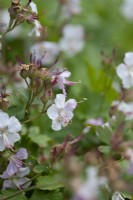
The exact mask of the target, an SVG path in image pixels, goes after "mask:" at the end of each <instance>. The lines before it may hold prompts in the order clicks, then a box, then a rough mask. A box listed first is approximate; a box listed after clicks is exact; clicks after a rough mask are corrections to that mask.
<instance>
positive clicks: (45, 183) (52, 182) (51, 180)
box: [37, 175, 64, 190]
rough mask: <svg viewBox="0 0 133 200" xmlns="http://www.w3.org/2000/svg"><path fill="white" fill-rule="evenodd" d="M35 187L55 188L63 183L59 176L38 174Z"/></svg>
mask: <svg viewBox="0 0 133 200" xmlns="http://www.w3.org/2000/svg"><path fill="white" fill-rule="evenodd" d="M37 187H38V189H41V190H55V189H58V188H61V187H64V183H63V180H61V178H59V176H55V175H53V176H40V177H39V178H38V179H37Z"/></svg>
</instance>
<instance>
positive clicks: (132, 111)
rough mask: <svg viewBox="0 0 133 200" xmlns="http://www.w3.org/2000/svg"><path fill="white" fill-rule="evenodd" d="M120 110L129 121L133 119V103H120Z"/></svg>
mask: <svg viewBox="0 0 133 200" xmlns="http://www.w3.org/2000/svg"><path fill="white" fill-rule="evenodd" d="M118 110H119V111H121V112H123V113H124V114H125V115H126V119H127V120H131V119H133V103H132V102H130V103H125V102H124V101H122V102H120V103H119V105H118Z"/></svg>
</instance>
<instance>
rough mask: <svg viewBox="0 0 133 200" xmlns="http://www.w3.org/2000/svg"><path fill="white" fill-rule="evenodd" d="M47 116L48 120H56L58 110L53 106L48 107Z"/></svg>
mask: <svg viewBox="0 0 133 200" xmlns="http://www.w3.org/2000/svg"><path fill="white" fill-rule="evenodd" d="M47 115H48V116H49V118H50V119H53V120H54V119H56V118H57V117H58V109H57V107H56V105H55V104H53V105H52V106H50V107H49V108H48V110H47Z"/></svg>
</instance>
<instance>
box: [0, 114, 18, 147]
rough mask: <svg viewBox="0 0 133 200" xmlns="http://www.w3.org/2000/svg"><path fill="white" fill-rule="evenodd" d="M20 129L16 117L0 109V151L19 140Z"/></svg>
mask: <svg viewBox="0 0 133 200" xmlns="http://www.w3.org/2000/svg"><path fill="white" fill-rule="evenodd" d="M20 131H21V124H20V123H19V121H18V119H17V118H16V117H14V116H13V117H9V116H8V114H7V113H4V112H3V111H2V110H1V111H0V151H3V150H4V149H5V148H12V146H13V145H14V143H15V142H16V141H18V140H20V135H19V133H18V132H20Z"/></svg>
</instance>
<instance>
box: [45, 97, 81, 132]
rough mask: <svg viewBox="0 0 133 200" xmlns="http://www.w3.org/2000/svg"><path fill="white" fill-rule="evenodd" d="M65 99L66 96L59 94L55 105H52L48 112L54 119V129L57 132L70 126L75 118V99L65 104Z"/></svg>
mask: <svg viewBox="0 0 133 200" xmlns="http://www.w3.org/2000/svg"><path fill="white" fill-rule="evenodd" d="M65 98H66V97H65V95H63V94H57V95H56V99H55V104H52V106H50V107H49V108H48V110H47V115H48V116H49V118H50V119H52V129H53V130H55V131H59V130H61V128H62V126H63V127H65V126H67V125H68V123H69V122H70V120H71V119H72V118H73V110H74V109H75V108H76V106H77V102H76V100H75V99H69V100H68V101H67V102H65Z"/></svg>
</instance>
